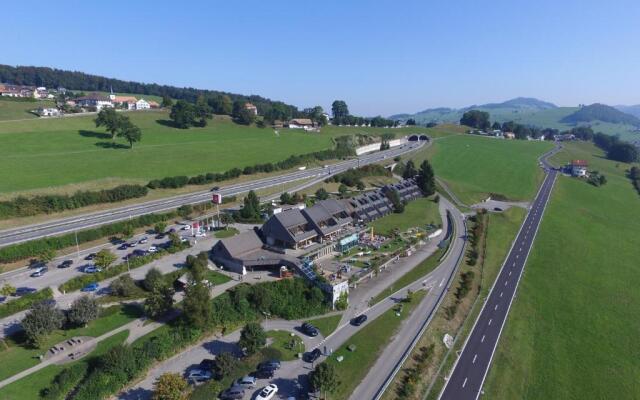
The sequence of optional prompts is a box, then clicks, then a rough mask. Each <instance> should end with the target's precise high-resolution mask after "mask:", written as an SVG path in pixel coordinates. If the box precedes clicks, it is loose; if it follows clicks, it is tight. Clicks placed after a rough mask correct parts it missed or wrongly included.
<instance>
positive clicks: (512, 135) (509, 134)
mask: <svg viewBox="0 0 640 400" xmlns="http://www.w3.org/2000/svg"><path fill="white" fill-rule="evenodd" d="M504 138H505V139H515V138H516V134H515V133H513V132H504Z"/></svg>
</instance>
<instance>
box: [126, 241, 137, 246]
mask: <svg viewBox="0 0 640 400" xmlns="http://www.w3.org/2000/svg"><path fill="white" fill-rule="evenodd" d="M137 245H138V242H136V241H135V240H134V241H133V242H131V243H129V244H128V245H127V246H129V247H136V246H137Z"/></svg>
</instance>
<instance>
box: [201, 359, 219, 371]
mask: <svg viewBox="0 0 640 400" xmlns="http://www.w3.org/2000/svg"><path fill="white" fill-rule="evenodd" d="M215 365H216V362H215V360H214V359H213V358H205V359H203V360H202V361H200V369H204V370H206V371H211V370H212V369H213V367H214V366H215Z"/></svg>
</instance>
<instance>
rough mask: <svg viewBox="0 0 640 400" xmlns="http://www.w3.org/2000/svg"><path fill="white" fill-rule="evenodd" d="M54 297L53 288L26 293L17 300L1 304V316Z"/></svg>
mask: <svg viewBox="0 0 640 400" xmlns="http://www.w3.org/2000/svg"><path fill="white" fill-rule="evenodd" d="M52 298H53V292H52V291H51V288H45V289H42V290H40V291H38V292H34V293H29V294H25V295H24V296H22V297H19V298H17V299H15V300H11V301H8V302H6V303H3V304H0V318H4V317H7V316H9V315H12V314H15V313H17V312H20V311H24V310H26V309H28V308H29V307H31V306H32V305H33V304H35V303H37V302H40V301H44V300H49V299H52Z"/></svg>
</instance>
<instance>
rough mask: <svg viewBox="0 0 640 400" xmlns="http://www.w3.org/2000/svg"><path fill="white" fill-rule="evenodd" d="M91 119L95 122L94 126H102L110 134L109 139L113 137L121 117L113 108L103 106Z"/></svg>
mask: <svg viewBox="0 0 640 400" xmlns="http://www.w3.org/2000/svg"><path fill="white" fill-rule="evenodd" d="M93 121H94V122H95V124H96V128H100V127H102V126H104V127H105V129H106V130H107V132H109V133H110V134H111V139H115V137H116V134H117V133H118V129H119V128H120V124H121V122H122V119H121V118H120V115H118V113H117V112H116V110H115V109H114V108H112V107H104V108H103V109H102V110H100V112H99V113H98V116H97V117H96V119H94V120H93Z"/></svg>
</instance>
